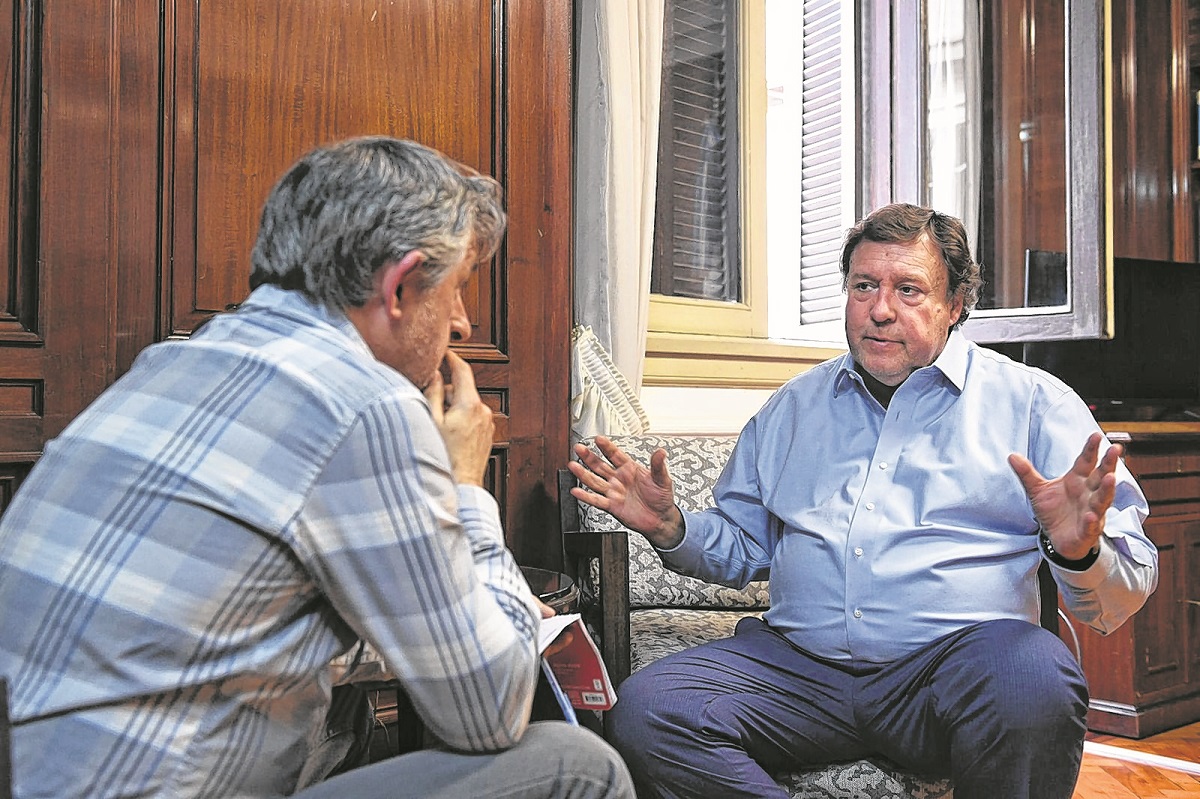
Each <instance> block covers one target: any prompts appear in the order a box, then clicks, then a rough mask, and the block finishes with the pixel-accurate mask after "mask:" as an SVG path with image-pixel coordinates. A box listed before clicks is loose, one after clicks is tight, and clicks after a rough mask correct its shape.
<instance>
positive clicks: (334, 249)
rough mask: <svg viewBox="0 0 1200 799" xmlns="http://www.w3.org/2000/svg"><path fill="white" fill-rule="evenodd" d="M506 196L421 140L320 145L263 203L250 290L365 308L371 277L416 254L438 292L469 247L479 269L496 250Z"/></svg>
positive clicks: (378, 139) (382, 138) (375, 138)
mask: <svg viewBox="0 0 1200 799" xmlns="http://www.w3.org/2000/svg"><path fill="white" fill-rule="evenodd" d="M500 194H501V193H500V187H499V184H497V183H496V181H495V180H493V179H492V178H490V177H486V176H484V175H480V174H478V173H477V172H475V171H474V170H472V169H470V168H469V167H466V166H464V165H462V164H459V163H457V162H455V161H452V160H450V159H449V158H447V157H446V156H444V155H443V154H441V153H439V152H438V151H437V150H434V149H432V148H429V147H426V146H424V145H421V144H417V143H416V142H412V141H407V140H404V139H393V138H389V137H386V136H372V137H363V138H356V139H347V140H345V141H341V142H337V143H335V144H332V145H329V146H326V147H319V148H317V149H315V150H313V151H312V152H310V153H308V154H307V155H305V156H304V157H303V158H301V159H300V160H299V161H297V162H296V163H295V164H294V165H293V166H292V167H291V168H290V169H289V170H288V171H287V172H286V173H285V174H284V175H283V177H282V178H280V180H279V182H278V183H277V184H275V187H274V188H273V189H272V190H271V193H270V195H269V196H268V197H267V201H266V203H265V204H264V206H263V211H262V221H261V224H260V225H259V231H258V241H257V242H256V243H255V245H254V251H253V253H252V255H251V273H250V288H251V290H253V289H255V288H257V287H258V286H260V285H263V284H265V283H270V284H275V285H278V286H281V287H283V288H286V289H291V290H295V291H301V292H303V293H304V294H306V295H308V296H309V297H310V298H311V299H313V300H314V301H316V302H319V303H322V304H324V305H326V306H329V307H333V308H338V309H343V310H344V309H345V308H347V307H359V306H361V305H362V304H363V303H365V302H366V301H367V298H368V297H370V295H371V292H372V290H373V289H374V275H375V272H376V271H377V270H378V269H379V268H380V267H381V266H383V265H384V264H387V263H392V262H395V261H399V260H400V259H402V258H403V257H404V256H405V255H407V254H408V253H410V252H412V251H414V250H419V251H420V252H422V253H423V254H424V255H425V257H426V260H425V261H424V262H423V263H422V265H421V267H420V268H421V270H422V271H421V276H422V277H423V279H424V280H425V281H426V284H427V285H432V284H434V283H437V282H438V281H439V280H440V279H441V278H442V277H443V276H444V275H445V274H446V272H447V271H448V270H449V268H450V267H452V266H454V265H455V264H456V263H459V262H460V261H461V260H462V259H463V258H464V257H466V255H467V253H468V251H470V250H471V248H474V256H475V258H476V260H479V261H482V260H485V259H487V258H490V257H491V256H492V255H493V254H494V253H495V252H496V249H497V248H498V247H499V246H500V238H501V236H503V235H504V228H505V225H506V224H507V219H506V217H505V213H504V209H503V206H502V204H501V197H500Z"/></svg>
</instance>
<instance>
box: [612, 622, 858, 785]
mask: <svg viewBox="0 0 1200 799" xmlns="http://www.w3.org/2000/svg"><path fill="white" fill-rule="evenodd" d="M852 695H853V692H852V679H851V678H850V677H849V676H848V675H846V674H844V673H843V672H841V671H839V670H838V669H836V668H833V667H831V666H830V665H828V664H826V663H823V662H821V661H819V660H816V659H814V658H812V657H810V656H808V655H806V654H805V653H804V652H802V651H801V650H799V649H797V648H796V647H795V646H793V645H792V644H791V643H790V642H789V641H788V640H787V639H786V638H785V637H783V636H782V635H780V634H779V633H776V632H774V631H772V630H771V628H770V627H769V626H768V625H767V624H766V623H764V622H763V621H762V620H761V619H757V618H747V619H743V620H742V621H741V622H739V624H738V627H737V631H736V634H735V635H734V636H733V637H732V638H726V639H722V640H720V641H713V642H711V643H708V644H703V645H701V646H698V647H695V648H693V649H690V650H686V651H684V652H679V653H676V654H673V655H668V656H666V657H664V658H662V659H661V660H658V661H655V662H654V663H651V664H650V665H648V666H646V667H645V668H643V669H641V670H640V671H638V672H636V673H635V674H633V675H632V676H630V677H629V679H628V680H626V681H625V682H624V683H622V684H621V686H620V688H619V689H618V696H619V697H620V701H618V702H617V704H616V706H615V707H614V709H613V710H612V711H609V714H608V718H607V719H606V726H607V728H608V730H609V737H610V739H611V740H613V742H614V744H615V745H616V747H617V749H618V751H620V752H621V753H622V755H624V756H625V758H626V759H627V760H633V761H637V760H644V759H650V760H655V759H663V760H666V761H676V760H679V759H682V760H684V761H686V762H689V763H698V762H699V761H700V760H701V759H703V758H706V757H711V758H714V759H716V760H720V759H721V758H723V757H725V754H724V753H725V750H726V749H727V748H729V747H732V748H733V749H734V750H742V751H743V753H744V754H748V755H749V756H750V758H752V759H753V760H754V761H756V762H757V763H758V764H759V765H761V766H762V767H763V768H765V769H766V770H768V771H773V770H782V769H785V768H794V767H795V766H796V765H797V764H798V763H826V762H829V761H833V760H847V759H853V758H855V757H859V756H861V755H862V754H863V753H864V751H865V750H864V749H863V746H862V743H861V741H859V739H858V736H857V734H856V732H855V730H854V727H853V716H852V709H851V699H852ZM676 754H678V755H679V757H676ZM736 756H737V755H736V752H735V757H736ZM713 767H714V768H727V767H721V766H718V765H717V764H716V763H714V764H713ZM651 768H652V769H653V766H651ZM637 770H638V768H637V766H634V771H635V774H636V772H637Z"/></svg>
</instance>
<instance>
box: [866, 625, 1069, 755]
mask: <svg viewBox="0 0 1200 799" xmlns="http://www.w3.org/2000/svg"><path fill="white" fill-rule="evenodd" d="M856 705H857V709H858V713H859V718H860V719H861V720H862V733H863V737H864V738H865V739H866V740H867V741H868V743H869V744H870V745H871V746H872V748H873V749H875V750H876V751H878V752H880V753H881V754H883V755H885V756H887V757H889V758H891V759H892V760H895V761H896V762H898V763H900V764H903V765H904V766H906V767H908V768H912V769H914V770H918V771H926V772H929V773H948V772H949V764H950V763H951V762H952V760H953V759H955V758H957V759H958V760H959V761H962V760H963V759H964V758H965V757H967V756H968V754H967V753H968V752H971V751H983V750H994V749H995V747H996V745H997V742H998V741H1000V740H1001V739H1003V738H1006V737H1011V738H1014V739H1019V740H1018V743H1020V742H1022V741H1023V742H1030V741H1036V740H1038V738H1039V736H1041V737H1043V738H1044V740H1045V741H1047V742H1052V741H1057V740H1059V739H1060V738H1061V737H1063V736H1064V735H1065V736H1066V737H1068V738H1073V736H1074V731H1075V730H1078V735H1079V736H1080V737H1081V736H1082V734H1083V717H1084V714H1085V713H1086V712H1087V687H1086V683H1085V681H1084V678H1083V674H1082V672H1081V670H1080V668H1079V665H1078V663H1076V662H1075V659H1074V657H1073V656H1072V655H1071V653H1070V650H1068V649H1067V647H1066V645H1065V644H1063V642H1062V641H1061V640H1059V639H1058V637H1057V636H1055V635H1054V634H1053V633H1051V632H1049V631H1047V630H1045V629H1042V628H1041V627H1038V626H1036V625H1033V624H1029V623H1028V622H1023V621H1016V620H1011V619H1002V620H997V621H990V622H982V623H980V624H975V625H971V626H970V627H967V628H965V629H963V630H959V631H957V632H955V633H952V634H950V635H947V636H944V637H943V638H940V639H938V640H937V641H935V642H933V643H932V644H930V645H928V646H926V647H923V648H922V649H920V650H918V651H917V652H916V653H914V654H913V655H912V656H910V657H907V658H904V659H903V660H901V661H897V662H896V663H893V664H891V665H889V666H888V667H886V668H885V669H883V670H882V671H880V672H879V673H878V674H876V675H873V676H871V677H869V678H866V679H864V682H863V687H862V690H861V691H860V693H859V695H858V699H857V701H856Z"/></svg>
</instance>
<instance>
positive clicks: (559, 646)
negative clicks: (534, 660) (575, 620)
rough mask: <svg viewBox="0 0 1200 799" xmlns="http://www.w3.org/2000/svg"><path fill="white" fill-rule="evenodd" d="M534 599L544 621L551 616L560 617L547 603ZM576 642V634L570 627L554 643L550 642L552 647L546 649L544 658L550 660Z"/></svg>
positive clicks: (543, 653) (543, 654)
mask: <svg viewBox="0 0 1200 799" xmlns="http://www.w3.org/2000/svg"><path fill="white" fill-rule="evenodd" d="M534 599H535V600H537V603H538V608H539V609H540V610H541V611H542V618H543V619H548V618H550V617H551V616H557V615H558V611H556V610H555V609H554V608H552V607H550V606H549V605H547V604H546V603H545V602H543V601H542V600H540V599H538V598H537V597H534ZM574 640H575V633H574V632H572V631H571V628H570V627H568V628H567V629H565V630H563V631H562V632H561V633H559V634H558V637H557V638H555V639H554V640H553V641H551V642H550V645H549V646H547V647H546V649H545V650H544V651H543V652H542V657H544V658H548V657H550V656H551V655H553V654H555V653H556V652H561V651H563V650H564V649H566V648H567V647H568V646H570V645H571V642H572V641H574Z"/></svg>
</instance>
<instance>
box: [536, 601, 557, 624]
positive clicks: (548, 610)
mask: <svg viewBox="0 0 1200 799" xmlns="http://www.w3.org/2000/svg"><path fill="white" fill-rule="evenodd" d="M533 599H534V601H535V602H537V603H538V610H540V611H541V612H542V618H543V619H548V618H550V617H551V616H557V615H558V611H557V610H555V609H554V608H552V607H550V606H549V605H547V604H546V603H545V602H543V601H542V600H541V599H539V598H538V597H536V596H535V597H534V598H533Z"/></svg>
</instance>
